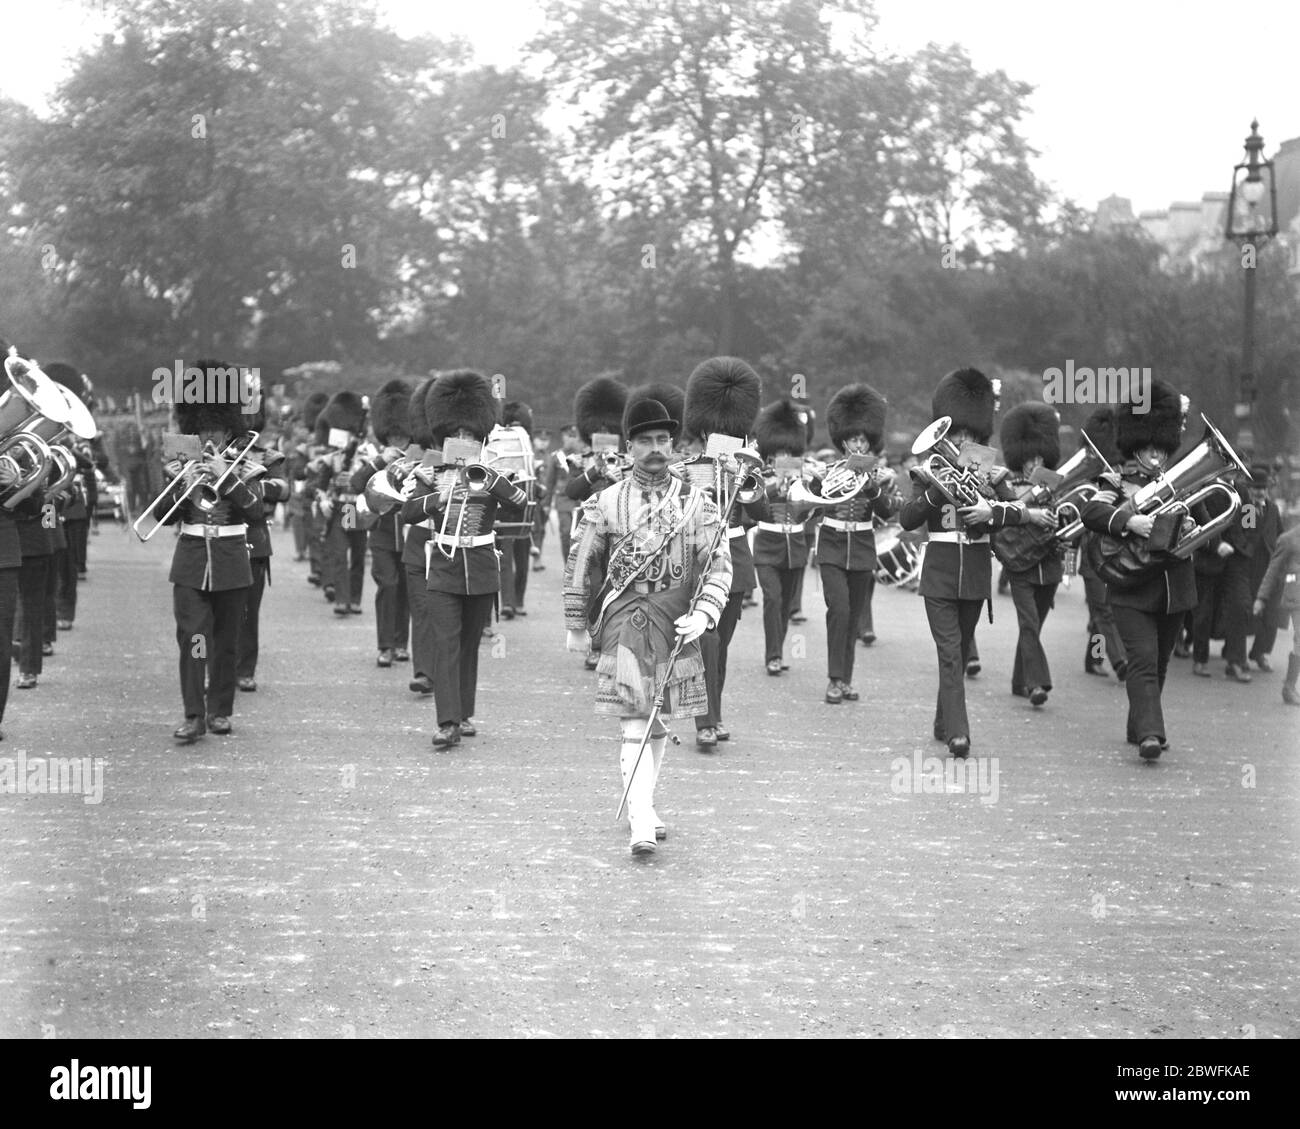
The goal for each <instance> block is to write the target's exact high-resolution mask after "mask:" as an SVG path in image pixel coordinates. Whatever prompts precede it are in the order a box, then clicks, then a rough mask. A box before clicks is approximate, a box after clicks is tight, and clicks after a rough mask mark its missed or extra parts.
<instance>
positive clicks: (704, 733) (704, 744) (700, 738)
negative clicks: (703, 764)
mask: <svg viewBox="0 0 1300 1129" xmlns="http://www.w3.org/2000/svg"><path fill="white" fill-rule="evenodd" d="M695 746H696V748H699V749H716V748H717V747H718V731H717V730H716V729H714V728H713V726H711V725H709V726H705V728H703V729H699V730H696V733H695Z"/></svg>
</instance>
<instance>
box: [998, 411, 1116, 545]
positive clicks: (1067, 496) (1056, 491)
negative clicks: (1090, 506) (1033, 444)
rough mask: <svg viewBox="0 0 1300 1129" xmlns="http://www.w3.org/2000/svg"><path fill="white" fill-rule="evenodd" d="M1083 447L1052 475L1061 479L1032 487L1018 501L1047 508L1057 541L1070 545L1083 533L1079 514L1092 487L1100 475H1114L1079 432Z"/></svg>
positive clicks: (1095, 491) (1097, 452)
mask: <svg viewBox="0 0 1300 1129" xmlns="http://www.w3.org/2000/svg"><path fill="white" fill-rule="evenodd" d="M1081 434H1082V435H1083V440H1084V442H1083V446H1081V447H1080V448H1079V449H1078V450H1077V451H1075V453H1074V454H1073V455H1071V456H1070V457H1069V458H1068V459H1066V460H1065V462H1063V463H1062V464H1061V465H1060V466H1059V467H1057V469H1056V470H1055V471H1054V472H1053V473H1054V474H1055V475H1057V476H1058V477H1059V479H1060V481H1058V482H1054V483H1053V484H1052V485H1050V486H1048V485H1046V484H1038V485H1034V486H1031V487H1030V488H1029V489H1028V490H1027V491H1025V493H1024V494H1022V495H1021V496H1020V500H1021V501H1022V502H1024V503H1026V504H1027V505H1030V506H1046V507H1048V508H1050V509H1052V510H1053V511H1054V512H1055V514H1056V521H1057V529H1056V533H1055V537H1056V540H1058V541H1062V542H1070V541H1073V540H1075V538H1077V537H1078V536H1079V534H1081V533H1082V532H1083V521H1082V519H1081V518H1080V516H1079V515H1080V513H1081V511H1082V510H1083V507H1084V505H1085V504H1086V503H1087V502H1088V501H1090V500H1091V499H1092V496H1093V495H1094V494H1096V493H1097V491H1098V489H1100V487H1098V486H1095V485H1094V484H1093V480H1094V479H1095V478H1097V477H1098V476H1099V475H1101V474H1104V473H1107V472H1111V471H1113V468H1112V467H1111V465H1110V463H1108V462H1107V461H1106V456H1105V455H1103V454H1102V453H1101V452H1100V451H1099V450H1097V447H1096V445H1095V444H1094V443H1093V441H1092V440H1091V439H1089V438H1088V433H1087V432H1086V431H1085V432H1082V433H1081Z"/></svg>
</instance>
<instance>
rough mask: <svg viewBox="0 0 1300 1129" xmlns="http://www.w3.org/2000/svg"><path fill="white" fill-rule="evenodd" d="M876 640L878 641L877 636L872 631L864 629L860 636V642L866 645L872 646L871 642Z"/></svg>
mask: <svg viewBox="0 0 1300 1129" xmlns="http://www.w3.org/2000/svg"><path fill="white" fill-rule="evenodd" d="M875 641H876V637H875V635H873V634H872V633H871V632H870V631H864V632H863V633H862V634H861V635H859V636H858V642H859V643H861V644H862V645H863V646H864V647H870V646H871V644H872V643H874V642H875Z"/></svg>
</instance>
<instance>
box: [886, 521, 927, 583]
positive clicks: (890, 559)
mask: <svg viewBox="0 0 1300 1129" xmlns="http://www.w3.org/2000/svg"><path fill="white" fill-rule="evenodd" d="M920 567H921V554H920V552H919V551H918V549H917V547H916V545H914V544H912V543H911V542H910V541H904V540H903V530H902V527H901V526H898V525H887V526H885V527H883V528H882V529H878V530H876V580H877V581H879V582H880V583H881V584H886V585H892V584H906V583H907V582H908V581H909V580H911V579H912V578H913V577H914V576H915V575H916V574H917V572H918V571H919V570H920Z"/></svg>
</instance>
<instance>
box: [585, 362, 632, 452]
mask: <svg viewBox="0 0 1300 1129" xmlns="http://www.w3.org/2000/svg"><path fill="white" fill-rule="evenodd" d="M626 407H627V385H625V384H624V383H623V382H622V381H621V380H614V379H613V378H612V377H608V376H598V377H596V379H595V380H589V381H587V383H586V384H584V385H583V386H582V387H581V388H579V389H578V392H577V395H576V396H574V397H573V418H574V420H575V421H576V423H577V425H578V434H579V435H581V436H582V441H583V442H584V443H586V444H587V446H588V447H590V446H591V437H592V436H593V435H594V434H596V432H598V431H609V432H614V433H615V434H622V432H623V409H624V408H626Z"/></svg>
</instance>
